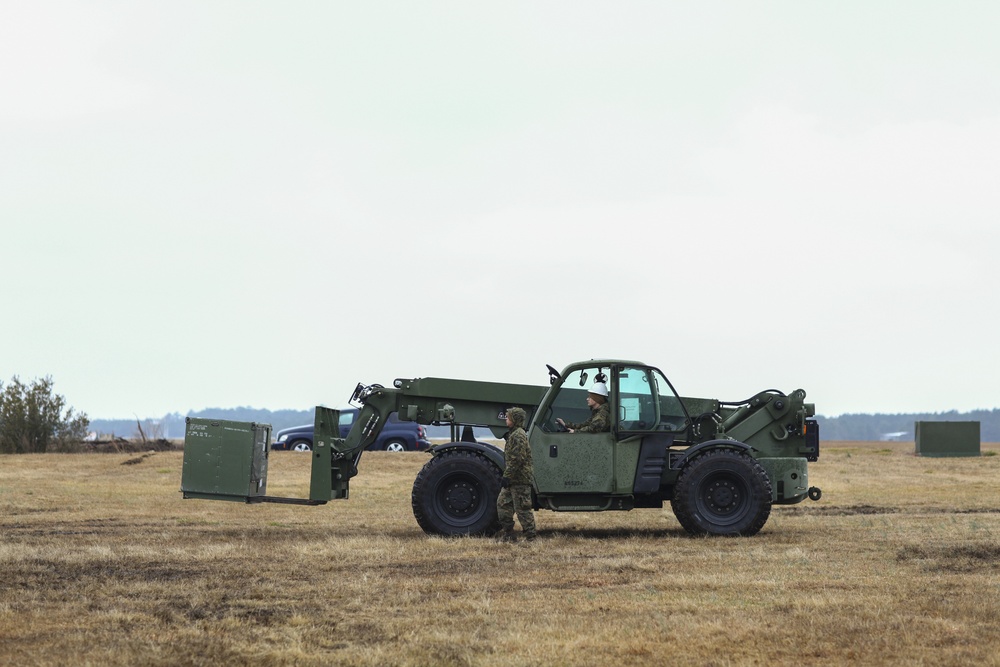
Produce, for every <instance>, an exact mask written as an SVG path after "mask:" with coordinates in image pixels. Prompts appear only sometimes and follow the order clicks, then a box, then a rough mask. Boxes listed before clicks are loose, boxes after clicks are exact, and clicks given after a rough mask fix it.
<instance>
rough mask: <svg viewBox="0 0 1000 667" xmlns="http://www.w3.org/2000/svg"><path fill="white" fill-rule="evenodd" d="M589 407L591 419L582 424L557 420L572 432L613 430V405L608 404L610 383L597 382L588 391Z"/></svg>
mask: <svg viewBox="0 0 1000 667" xmlns="http://www.w3.org/2000/svg"><path fill="white" fill-rule="evenodd" d="M587 407H588V408H590V419H588V420H587V421H585V422H582V423H580V424H571V423H567V422H564V421H563V420H562V419H556V422H557V423H558V424H559V425H560V426H562V427H564V428H565V429H566V430H568V431H569V432H570V433H604V432H607V431H610V430H611V407H610V406H609V405H608V385H606V384H604V383H603V382H595V383H594V386H593V387H591V388H590V391H589V392H588V393H587Z"/></svg>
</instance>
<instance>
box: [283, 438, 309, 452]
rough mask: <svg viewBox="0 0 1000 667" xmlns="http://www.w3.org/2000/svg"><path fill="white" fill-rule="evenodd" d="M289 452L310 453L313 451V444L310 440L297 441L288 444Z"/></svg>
mask: <svg viewBox="0 0 1000 667" xmlns="http://www.w3.org/2000/svg"><path fill="white" fill-rule="evenodd" d="M288 451H290V452H308V451H312V443H311V442H309V441H308V440H295V441H293V442H290V443H288Z"/></svg>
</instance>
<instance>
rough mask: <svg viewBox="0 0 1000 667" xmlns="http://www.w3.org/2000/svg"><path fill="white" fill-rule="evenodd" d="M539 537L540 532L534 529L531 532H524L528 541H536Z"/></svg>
mask: <svg viewBox="0 0 1000 667" xmlns="http://www.w3.org/2000/svg"><path fill="white" fill-rule="evenodd" d="M537 537H538V534H537V533H535V532H534V531H532V532H530V533H525V534H524V539H525V541H526V542H534V541H535V539H536V538H537Z"/></svg>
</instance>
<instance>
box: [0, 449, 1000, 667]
mask: <svg viewBox="0 0 1000 667" xmlns="http://www.w3.org/2000/svg"><path fill="white" fill-rule="evenodd" d="M984 450H985V451H987V452H988V453H993V454H995V453H996V452H997V451H1000V447H998V446H996V445H986V446H984ZM912 452H913V444H912V443H831V444H827V445H826V448H825V450H824V451H823V453H822V458H821V460H820V461H819V462H818V463H816V464H812V465H811V466H810V476H811V478H810V483H812V484H815V485H817V486H820V487H822V488H823V493H824V495H823V499H822V500H821V501H820V502H818V503H811V502H808V501H807V504H803V505H798V506H793V507H776V508H775V509H774V511H773V512H772V515H771V519H770V521H769V522H768V524H767V526H765V528H764V530H763V531H762V532H761V533H760V534H759V535H757V536H756V537H752V538H737V539H713V538H708V539H706V538H697V539H696V538H691V537H688V536H687V535H686V534H685V533H683V531H682V530H681V529H680V527H679V526H678V524H677V522H676V520H675V519H674V517H673V515H672V513H671V511H670V509H669V508H665V509H664V510H635V511H632V512H627V513H618V512H606V513H595V514H589V513H588V514H556V513H552V512H541V513H539V514H538V515H537V519H538V524H539V528H540V533H541V538H540V539H539V540H538V541H537V542H535V543H533V544H530V545H528V544H524V543H520V544H516V545H506V544H499V543H495V542H493V541H492V540H488V539H468V538H465V539H441V538H436V537H428V536H426V535H425V534H424V533H422V532H421V531H420V529H419V528H418V527H417V525H416V523H415V521H414V519H413V516H412V513H411V510H410V499H409V494H410V485H411V483H412V481H413V477H414V475H415V474H416V472H417V470H418V469H419V468H420V466H421V465H422V464H423V463H424V461H425V460H426V459H427V455H426V454H422V453H406V454H388V453H384V452H370V453H367V454H366V455H365V457H364V459H363V460H362V462H361V475H360V476H359V477H358V478H356V479H355V480H354V482H352V489H351V499H350V500H348V501H335V502H333V503H330V504H329V505H326V506H323V507H297V506H282V505H252V506H248V505H242V504H237V503H224V502H209V501H195V500H186V501H184V500H181V497H180V493H179V492H178V489H179V486H180V470H181V453H180V452H155V453H147V454H138V455H137V454H136V453H122V454H102V455H97V454H89V455H88V454H66V455H24V456H5V457H3V458H2V459H0V462H2V463H3V466H2V467H0V535H2V539H0V568H2V571H0V664H10V665H64V664H80V665H87V664H90V665H229V664H253V665H608V664H626V665H665V664H671V665H754V664H765V663H766V664H777V665H791V664H795V665H801V664H807V665H819V664H857V665H878V664H886V665H904V664H905V665H911V664H923V665H969V664H980V665H1000V657H998V656H1000V624H998V623H997V622H996V619H997V618H998V616H1000V484H998V483H997V482H998V479H1000V456H984V457H981V458H972V459H968V458H967V459H930V458H918V457H915V456H913V455H912ZM308 465H309V457H306V456H301V455H298V454H295V453H292V452H278V453H275V454H274V455H272V457H271V465H270V468H271V470H270V481H269V489H268V491H269V493H271V494H272V495H296V496H305V495H306V494H307V487H308V469H307V468H308Z"/></svg>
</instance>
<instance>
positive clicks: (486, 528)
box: [411, 449, 502, 536]
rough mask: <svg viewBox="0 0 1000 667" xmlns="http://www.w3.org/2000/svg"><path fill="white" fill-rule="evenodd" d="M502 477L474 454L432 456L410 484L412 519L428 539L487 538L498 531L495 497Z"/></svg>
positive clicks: (443, 453) (468, 452)
mask: <svg viewBox="0 0 1000 667" xmlns="http://www.w3.org/2000/svg"><path fill="white" fill-rule="evenodd" d="M501 475H502V473H501V471H500V470H499V469H498V468H497V466H496V465H495V464H493V462H491V461H490V460H489V459H487V458H486V457H484V456H481V455H479V454H476V453H475V452H471V451H465V450H461V449H458V450H451V451H447V452H442V453H441V454H437V455H435V456H434V457H433V458H432V459H431V460H430V461H428V462H427V463H426V464H424V467H423V468H421V469H420V472H419V473H417V478H416V479H415V480H413V493H412V495H411V502H412V504H413V516H414V517H415V518H416V520H417V523H418V524H420V527H421V528H423V529H424V532H426V533H430V534H432V535H448V536H452V535H489V534H493V533H495V532H497V531H498V530H499V529H500V523H499V521H498V520H497V496H498V495H500V477H501Z"/></svg>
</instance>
